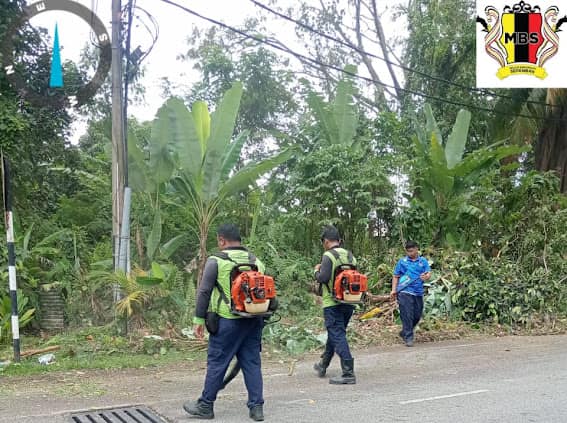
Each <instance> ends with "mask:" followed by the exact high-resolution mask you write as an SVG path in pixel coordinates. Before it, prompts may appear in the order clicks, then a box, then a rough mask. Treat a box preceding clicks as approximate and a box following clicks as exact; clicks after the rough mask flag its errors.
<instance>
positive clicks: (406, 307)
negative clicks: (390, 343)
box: [390, 241, 431, 347]
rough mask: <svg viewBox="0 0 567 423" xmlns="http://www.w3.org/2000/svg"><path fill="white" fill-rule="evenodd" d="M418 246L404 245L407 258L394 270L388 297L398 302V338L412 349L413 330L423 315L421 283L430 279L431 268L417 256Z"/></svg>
mask: <svg viewBox="0 0 567 423" xmlns="http://www.w3.org/2000/svg"><path fill="white" fill-rule="evenodd" d="M418 248H419V247H418V245H417V244H416V243H415V242H413V241H408V242H407V243H406V253H407V256H405V257H404V258H401V259H400V260H399V261H398V263H397V264H396V268H395V269H394V276H393V277H392V292H391V293H390V297H391V298H392V299H393V300H395V299H397V300H398V306H399V309H400V318H401V319H402V330H401V332H400V337H401V338H402V339H403V340H404V342H405V343H406V346H408V347H413V330H414V328H415V327H416V326H417V324H418V323H419V320H420V319H421V314H422V313H423V282H424V281H427V280H429V278H431V268H430V267H429V262H428V261H427V259H426V258H425V257H422V256H420V255H419V249H418Z"/></svg>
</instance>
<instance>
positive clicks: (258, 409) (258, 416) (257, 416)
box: [250, 404, 264, 422]
mask: <svg viewBox="0 0 567 423" xmlns="http://www.w3.org/2000/svg"><path fill="white" fill-rule="evenodd" d="M250 418H251V419H252V420H254V421H255V422H263V421H264V407H263V406H262V405H261V404H259V405H255V406H254V407H252V408H251V409H250Z"/></svg>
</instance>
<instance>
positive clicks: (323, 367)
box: [313, 353, 333, 377]
mask: <svg viewBox="0 0 567 423" xmlns="http://www.w3.org/2000/svg"><path fill="white" fill-rule="evenodd" d="M332 358H333V355H332V354H328V353H323V354H322V355H321V361H320V362H318V363H315V364H314V365H313V369H315V371H316V372H317V376H319V377H325V375H326V374H327V367H329V364H331V359H332Z"/></svg>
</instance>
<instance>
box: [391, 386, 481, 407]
mask: <svg viewBox="0 0 567 423" xmlns="http://www.w3.org/2000/svg"><path fill="white" fill-rule="evenodd" d="M484 392H488V389H479V390H478V391H469V392H459V393H457V394H450V395H439V396H437V397H429V398H420V399H415V400H410V401H400V405H405V404H414V403H417V402H425V401H435V400H439V399H445V398H453V397H463V396H465V395H475V394H482V393H484Z"/></svg>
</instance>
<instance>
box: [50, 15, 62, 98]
mask: <svg viewBox="0 0 567 423" xmlns="http://www.w3.org/2000/svg"><path fill="white" fill-rule="evenodd" d="M49 86H50V87H52V88H54V87H62V86H63V67H62V66H61V54H60V52H59V31H58V30H57V24H55V38H54V40H53V53H52V54H51V78H50V79H49Z"/></svg>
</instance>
